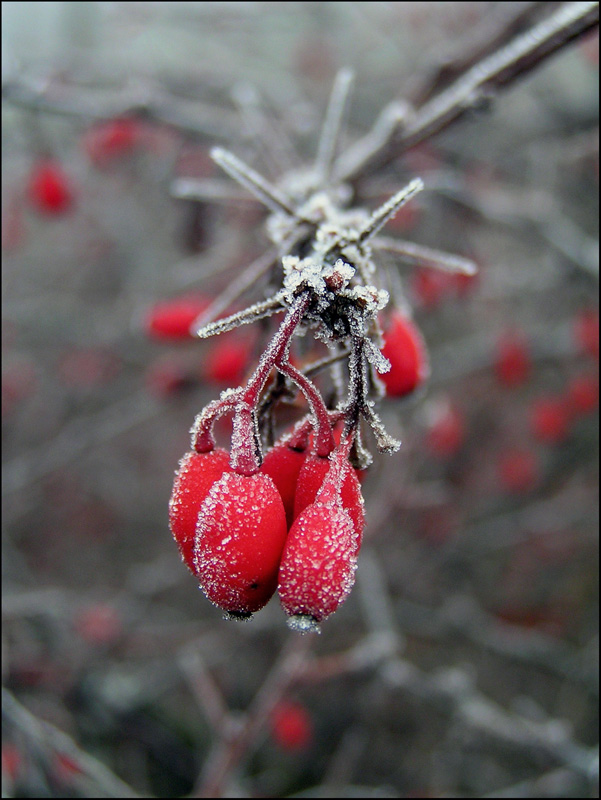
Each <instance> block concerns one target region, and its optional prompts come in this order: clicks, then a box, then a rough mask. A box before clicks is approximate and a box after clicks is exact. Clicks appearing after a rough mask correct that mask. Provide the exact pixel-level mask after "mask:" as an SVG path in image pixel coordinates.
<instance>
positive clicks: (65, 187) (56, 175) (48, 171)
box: [28, 159, 73, 216]
mask: <svg viewBox="0 0 601 800" xmlns="http://www.w3.org/2000/svg"><path fill="white" fill-rule="evenodd" d="M28 190H29V200H30V202H31V204H32V206H33V207H34V208H35V209H36V210H37V211H40V212H41V213H43V214H48V215H51V216H58V215H60V214H64V213H65V212H67V211H69V209H70V208H71V206H72V205H73V190H72V188H71V183H70V181H69V179H68V177H67V175H66V173H65V171H64V169H63V167H62V166H61V164H60V163H59V162H58V161H54V160H51V159H47V160H44V161H38V162H37V163H36V164H34V165H33V168H32V170H31V174H30V176H29V186H28Z"/></svg>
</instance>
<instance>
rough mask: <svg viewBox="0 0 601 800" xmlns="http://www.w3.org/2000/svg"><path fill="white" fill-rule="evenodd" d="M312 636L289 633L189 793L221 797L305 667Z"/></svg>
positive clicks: (199, 795) (195, 795)
mask: <svg viewBox="0 0 601 800" xmlns="http://www.w3.org/2000/svg"><path fill="white" fill-rule="evenodd" d="M311 642H312V638H311V637H308V636H296V635H294V634H291V636H290V637H289V638H288V640H287V642H286V643H285V645H284V647H283V648H282V651H281V653H280V656H279V658H278V660H277V661H276V663H275V664H274V666H273V667H272V669H271V671H270V673H269V674H268V675H267V677H266V678H265V680H264V682H263V684H262V686H261V688H260V689H259V690H258V692H257V694H256V695H255V697H254V699H253V702H252V704H251V706H250V708H249V710H248V712H247V714H246V715H245V718H244V721H243V722H242V725H241V727H240V729H239V731H238V732H237V733H235V734H234V735H233V736H232V737H231V738H230V739H229V741H228V740H225V741H224V740H222V741H221V742H220V743H219V745H218V746H217V747H216V749H215V750H214V752H213V753H212V755H211V756H210V757H209V759H208V761H207V763H206V764H205V766H204V768H203V773H202V775H201V777H200V779H199V782H198V784H197V787H196V788H195V790H194V792H192V795H191V797H222V796H223V789H224V788H225V782H226V781H227V780H228V777H229V776H230V775H231V774H232V772H233V770H234V769H235V768H236V766H237V765H238V764H239V763H240V761H241V760H242V759H243V758H244V756H245V755H246V754H247V753H248V752H249V750H250V749H251V748H252V747H253V746H257V745H258V744H259V742H260V733H261V731H262V730H263V728H264V727H265V725H266V723H267V721H268V719H269V717H270V715H271V713H272V711H273V709H274V708H275V706H276V704H277V703H278V702H279V701H280V699H281V698H282V696H283V695H284V693H285V692H286V690H287V689H288V687H289V686H290V685H291V684H292V683H294V682H295V681H296V680H297V679H298V677H299V676H300V675H301V674H302V673H303V672H304V670H305V668H306V657H307V653H308V651H309V649H310V647H311Z"/></svg>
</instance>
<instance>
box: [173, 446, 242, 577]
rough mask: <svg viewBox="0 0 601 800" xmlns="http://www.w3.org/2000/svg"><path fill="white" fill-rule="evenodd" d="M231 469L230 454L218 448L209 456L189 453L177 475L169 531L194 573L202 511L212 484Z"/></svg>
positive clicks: (180, 465)
mask: <svg viewBox="0 0 601 800" xmlns="http://www.w3.org/2000/svg"><path fill="white" fill-rule="evenodd" d="M229 468H230V466H229V455H228V453H227V451H225V450H223V449H220V448H217V449H215V450H212V451H211V452H209V453H196V452H194V451H191V452H189V453H186V455H185V456H184V457H183V458H182V460H181V461H180V463H179V468H178V470H177V472H176V473H175V481H174V483H173V492H172V494H171V499H170V501H169V527H170V528H171V533H172V534H173V538H174V539H175V541H176V542H177V545H178V547H179V550H180V553H181V555H182V559H183V560H184V562H185V564H186V565H187V567H188V568H189V569H190V570H191V571H192V572H194V573H196V568H195V566H194V537H195V532H196V520H197V518H198V513H199V511H200V507H201V506H202V504H203V502H204V500H205V498H206V496H207V495H208V493H209V491H210V490H211V487H212V486H213V484H215V483H216V482H217V481H218V480H219V479H220V478H221V476H222V475H223V473H224V472H226V470H229Z"/></svg>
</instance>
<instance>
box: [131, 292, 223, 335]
mask: <svg viewBox="0 0 601 800" xmlns="http://www.w3.org/2000/svg"><path fill="white" fill-rule="evenodd" d="M210 302H211V301H210V300H209V299H208V298H206V297H202V296H201V295H198V296H188V297H179V298H175V299H174V300H166V301H165V302H163V303H157V304H156V305H155V306H153V307H152V308H151V309H150V311H149V312H148V313H147V315H146V320H145V325H144V327H145V329H146V332H147V333H148V335H149V336H151V337H152V338H154V339H168V340H186V339H192V338H193V337H192V335H191V333H190V326H191V325H192V323H193V322H194V320H195V319H196V318H197V317H199V316H200V315H201V314H202V312H203V311H204V310H205V309H206V308H208V306H209V305H210Z"/></svg>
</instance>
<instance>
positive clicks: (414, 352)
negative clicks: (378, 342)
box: [380, 310, 429, 397]
mask: <svg viewBox="0 0 601 800" xmlns="http://www.w3.org/2000/svg"><path fill="white" fill-rule="evenodd" d="M382 354H383V355H384V356H385V357H386V358H387V359H388V360H389V361H390V370H389V371H388V372H384V373H383V374H381V375H380V379H381V380H382V382H383V383H384V385H385V386H386V394H387V396H388V397H404V396H405V395H407V394H410V393H411V392H413V391H415V389H417V388H418V387H419V386H421V384H422V383H423V382H424V381H425V380H426V378H427V377H428V374H429V366H428V355H427V352H426V345H425V343H424V340H423V338H422V335H421V332H420V331H419V329H418V327H417V326H416V325H415V323H414V322H413V321H412V320H411V319H409V317H407V316H405V315H404V314H401V312H400V311H396V310H395V311H393V312H392V314H391V315H390V319H389V321H388V324H387V325H386V328H385V330H384V346H383V347H382Z"/></svg>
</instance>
